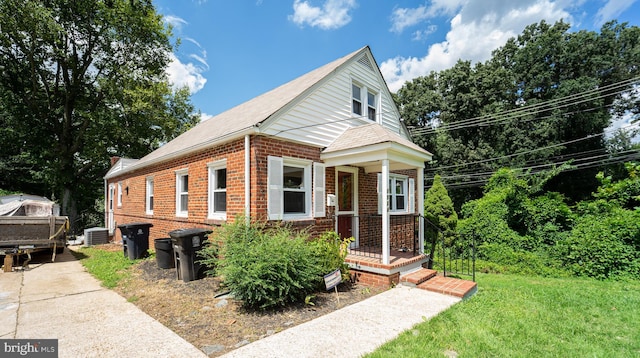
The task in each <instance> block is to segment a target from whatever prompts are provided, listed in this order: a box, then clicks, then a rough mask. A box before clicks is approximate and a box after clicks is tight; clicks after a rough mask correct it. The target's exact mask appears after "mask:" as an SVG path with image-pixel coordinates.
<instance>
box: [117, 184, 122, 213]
mask: <svg viewBox="0 0 640 358" xmlns="http://www.w3.org/2000/svg"><path fill="white" fill-rule="evenodd" d="M118 206H119V207H120V206H122V183H118Z"/></svg>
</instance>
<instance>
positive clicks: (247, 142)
mask: <svg viewBox="0 0 640 358" xmlns="http://www.w3.org/2000/svg"><path fill="white" fill-rule="evenodd" d="M250 150H251V136H250V135H249V134H246V135H245V136H244V219H245V221H246V223H247V224H249V223H250V222H251V162H250V160H251V155H250Z"/></svg>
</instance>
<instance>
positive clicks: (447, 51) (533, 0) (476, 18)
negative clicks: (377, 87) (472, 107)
mask: <svg viewBox="0 0 640 358" xmlns="http://www.w3.org/2000/svg"><path fill="white" fill-rule="evenodd" d="M447 3H448V2H447V1H445V0H437V1H433V2H432V6H431V7H429V8H425V9H424V10H419V12H420V13H421V14H429V16H430V17H429V16H426V15H425V16H422V15H421V19H422V20H421V21H426V20H427V19H430V18H431V17H433V16H438V15H439V14H449V13H450V12H451V11H453V12H457V13H456V14H455V16H453V18H452V19H451V22H450V25H451V29H450V30H449V32H448V33H447V35H446V38H445V40H444V41H442V42H440V43H435V44H433V45H431V46H430V47H429V48H428V49H427V53H426V54H425V55H424V56H423V57H401V56H398V57H395V58H391V59H388V60H386V61H384V62H382V63H381V65H380V70H381V72H382V74H383V76H384V78H385V80H386V81H387V84H388V85H389V89H390V90H391V91H392V92H395V91H397V90H398V89H400V87H402V85H403V84H404V83H405V82H406V81H409V80H411V79H413V78H416V77H419V76H424V75H427V74H429V72H431V71H440V70H443V69H446V68H450V67H452V66H453V65H454V64H455V63H456V62H457V61H458V59H463V60H470V61H472V62H474V63H475V62H479V61H486V60H487V59H489V58H490V57H491V52H492V51H493V50H495V49H496V48H498V47H500V46H502V45H504V44H505V42H506V41H507V40H508V39H509V38H511V37H514V36H517V35H518V34H520V33H521V32H522V30H523V29H524V28H525V27H526V26H527V25H529V24H532V23H536V22H539V21H541V20H546V21H547V22H551V23H553V22H556V21H558V20H560V19H565V20H566V21H569V22H570V20H571V16H570V14H569V13H568V12H567V11H566V10H565V9H563V8H562V7H560V6H559V5H558V3H557V2H553V1H552V0H527V1H511V0H491V1H488V0H485V1H481V2H480V1H468V2H467V1H458V0H457V1H455V2H452V4H449V5H447ZM454 4H457V5H456V6H460V7H459V8H456V6H454ZM394 11H396V10H394ZM410 23H412V22H411V21H405V22H404V24H410ZM415 24H417V23H415ZM394 26H395V25H394ZM408 26H409V25H406V26H405V25H398V26H397V27H396V28H397V29H401V30H402V29H405V28H407V27H408ZM393 28H394V27H392V29H393Z"/></svg>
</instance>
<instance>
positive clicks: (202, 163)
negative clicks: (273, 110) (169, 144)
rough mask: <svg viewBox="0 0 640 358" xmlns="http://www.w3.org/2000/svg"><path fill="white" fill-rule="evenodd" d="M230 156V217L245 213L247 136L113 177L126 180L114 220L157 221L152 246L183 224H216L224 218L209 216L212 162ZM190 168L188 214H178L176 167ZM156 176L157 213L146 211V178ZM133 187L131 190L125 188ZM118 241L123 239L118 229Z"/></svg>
mask: <svg viewBox="0 0 640 358" xmlns="http://www.w3.org/2000/svg"><path fill="white" fill-rule="evenodd" d="M222 159H226V160H227V218H228V219H229V220H233V218H234V217H235V215H237V214H242V213H244V140H243V139H240V140H236V141H232V142H229V143H226V144H223V145H220V146H217V147H215V148H211V149H207V150H204V151H201V152H198V153H194V154H190V155H188V156H185V157H182V158H178V159H174V160H171V161H168V162H164V163H160V164H158V165H156V166H153V167H149V168H143V169H141V170H139V171H136V172H133V173H127V174H125V175H123V176H121V177H117V178H114V179H110V180H109V182H108V183H113V184H114V185H115V186H116V197H117V184H118V182H121V183H122V188H123V195H122V207H118V206H117V198H116V200H114V220H115V221H116V225H121V224H125V223H132V222H148V223H151V224H153V227H152V228H151V230H150V233H149V241H150V247H151V248H153V240H154V239H157V238H162V237H168V233H169V232H170V231H172V230H176V229H181V228H192V227H200V228H212V227H213V226H216V225H219V224H220V222H217V221H215V220H209V219H207V215H208V207H207V205H208V203H207V200H208V192H207V191H208V170H209V169H208V166H207V164H208V163H210V162H215V161H218V160H222ZM181 169H188V174H189V204H188V217H186V218H182V217H176V173H175V172H176V171H177V170H181ZM149 176H153V178H154V209H153V215H147V214H146V210H145V209H146V207H145V205H146V179H147V177H149ZM127 187H128V188H129V193H128V194H127V192H126V190H125V188H127ZM114 239H115V240H116V241H120V240H121V236H120V232H119V230H117V229H116V236H115V238H114Z"/></svg>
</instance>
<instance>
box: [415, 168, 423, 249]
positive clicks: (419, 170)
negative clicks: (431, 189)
mask: <svg viewBox="0 0 640 358" xmlns="http://www.w3.org/2000/svg"><path fill="white" fill-rule="evenodd" d="M416 171H417V176H416V180H417V181H418V187H417V190H418V193H417V196H418V204H417V205H418V208H417V209H418V214H420V218H419V219H418V240H419V241H420V246H419V247H420V249H419V250H420V251H419V252H420V253H421V254H424V168H417V169H416Z"/></svg>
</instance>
